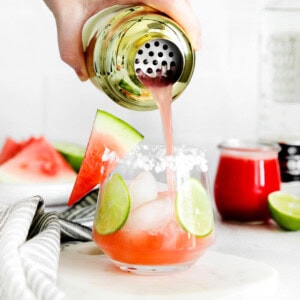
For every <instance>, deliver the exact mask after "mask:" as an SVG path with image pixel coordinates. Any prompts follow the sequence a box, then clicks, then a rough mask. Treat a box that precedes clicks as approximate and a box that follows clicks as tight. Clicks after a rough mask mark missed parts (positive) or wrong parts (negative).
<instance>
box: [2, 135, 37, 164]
mask: <svg viewBox="0 0 300 300" xmlns="http://www.w3.org/2000/svg"><path fill="white" fill-rule="evenodd" d="M34 140H35V138H34V137H30V138H28V139H27V140H25V141H21V142H17V141H15V140H13V139H12V138H10V137H8V138H6V140H5V142H4V145H3V147H2V150H1V153H0V165H2V164H3V163H5V162H6V161H7V160H9V159H11V158H13V157H14V156H15V155H16V154H17V153H18V152H20V151H21V150H22V149H24V148H25V147H26V146H27V145H29V144H30V143H31V142H32V141H34Z"/></svg>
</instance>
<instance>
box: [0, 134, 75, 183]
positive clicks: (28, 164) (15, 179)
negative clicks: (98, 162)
mask: <svg viewBox="0 0 300 300" xmlns="http://www.w3.org/2000/svg"><path fill="white" fill-rule="evenodd" d="M75 179H76V172H75V171H74V170H73V169H72V168H71V166H70V165H69V164H68V163H67V162H66V160H65V159H64V158H63V157H62V155H61V154H60V153H58V151H57V150H56V149H55V148H54V147H53V146H52V145H51V144H50V143H49V142H48V141H47V140H46V139H45V138H44V137H40V138H33V139H31V140H30V143H27V145H26V146H24V147H23V149H22V150H20V151H19V152H17V154H15V155H14V156H13V157H12V158H10V159H9V160H7V161H6V162H4V163H3V164H2V165H1V166H0V182H6V183H42V182H43V183H44V182H47V183H51V182H53V183H57V182H59V183H61V182H74V181H75Z"/></svg>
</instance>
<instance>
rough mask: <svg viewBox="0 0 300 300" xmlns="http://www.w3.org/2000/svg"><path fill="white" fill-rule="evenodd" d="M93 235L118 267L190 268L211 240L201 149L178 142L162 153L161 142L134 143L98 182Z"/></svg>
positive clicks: (162, 270) (148, 270)
mask: <svg viewBox="0 0 300 300" xmlns="http://www.w3.org/2000/svg"><path fill="white" fill-rule="evenodd" d="M110 159H115V158H114V157H113V154H112V155H111V157H110ZM93 239H94V241H95V243H96V244H97V245H98V246H99V247H100V248H101V249H102V250H103V252H104V253H106V255H107V256H108V257H109V258H110V260H111V261H112V262H113V263H114V264H115V265H116V266H117V267H119V268H120V269H121V270H125V271H130V272H134V273H137V274H149V273H150V274H155V273H166V272H172V271H178V270H184V269H187V268H189V267H190V266H191V265H192V264H193V263H195V262H196V261H197V260H198V258H199V257H200V256H201V255H202V254H203V253H204V252H205V250H206V249H207V248H208V247H209V246H210V245H211V244H212V243H213V242H214V221H213V212H212V203H211V192H210V188H209V183H208V168H207V161H206V158H205V155H204V153H203V151H201V150H200V149H196V148H190V147H184V146H181V147H175V148H174V153H173V155H172V156H166V153H165V147H164V146H154V145H139V146H138V147H137V148H136V149H134V150H133V151H132V152H131V153H130V154H129V155H127V156H126V157H125V158H124V159H123V160H121V161H119V162H118V167H117V168H116V169H115V171H114V172H113V173H112V174H111V175H110V177H109V178H108V179H107V180H106V182H105V183H104V184H103V185H102V186H101V189H100V193H99V198H98V205H97V209H96V214H95V220H94V226H93Z"/></svg>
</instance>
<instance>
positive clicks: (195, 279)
mask: <svg viewBox="0 0 300 300" xmlns="http://www.w3.org/2000/svg"><path fill="white" fill-rule="evenodd" d="M58 274H59V277H58V286H59V287H60V288H61V289H62V290H63V291H64V292H65V294H66V295H67V296H68V298H69V299H72V300H81V299H89V300H93V299H99V300H106V299H114V300H119V299H120V300H121V299H122V300H127V299H128V300H135V299H139V300H143V299H151V300H160V299H165V300H173V299H198V300H199V299H201V300H203V299H209V300H213V299H218V300H219V299H230V300H234V299H239V300H240V299H243V300H245V299H249V300H250V299H251V300H253V299H256V300H257V299H271V298H272V296H273V295H275V293H276V290H277V286H278V274H277V271H275V270H274V269H273V268H271V267H270V266H268V265H265V264H262V263H260V262H257V261H253V260H249V259H246V258H242V257H238V256H233V255H228V254H224V253H218V252H214V251H210V250H208V251H207V253H206V254H204V255H203V256H202V257H201V258H200V259H199V260H198V262H197V263H196V264H194V265H193V266H192V267H191V268H190V269H188V270H186V271H182V272H178V273H172V274H168V275H135V274H131V273H127V272H124V271H120V270H119V269H117V268H116V267H115V266H114V265H113V264H112V263H111V262H110V261H109V260H108V258H107V257H106V255H104V254H103V253H101V251H100V250H99V249H98V248H97V247H96V245H95V244H94V243H93V242H88V243H81V244H73V245H68V246H66V247H65V248H64V249H63V250H62V252H61V256H60V265H59V272H58Z"/></svg>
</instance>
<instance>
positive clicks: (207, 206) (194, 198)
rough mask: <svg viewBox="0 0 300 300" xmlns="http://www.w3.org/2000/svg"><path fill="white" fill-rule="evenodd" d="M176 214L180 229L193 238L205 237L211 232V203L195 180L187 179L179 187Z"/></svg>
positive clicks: (205, 192)
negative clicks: (193, 236)
mask: <svg viewBox="0 0 300 300" xmlns="http://www.w3.org/2000/svg"><path fill="white" fill-rule="evenodd" d="M176 214H177V218H178V221H179V223H180V225H181V226H182V228H183V229H184V230H185V231H187V232H190V233H191V234H193V235H195V236H198V237H201V236H206V235H208V234H209V233H210V232H211V231H212V229H213V226H214V218H213V212H212V206H211V201H210V198H209V196H208V194H207V191H206V190H205V188H204V187H203V186H202V184H201V183H200V182H199V181H198V180H197V179H195V178H189V179H187V180H186V181H184V182H183V184H182V185H181V186H180V187H179V189H178V193H177V197H176Z"/></svg>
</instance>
